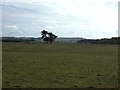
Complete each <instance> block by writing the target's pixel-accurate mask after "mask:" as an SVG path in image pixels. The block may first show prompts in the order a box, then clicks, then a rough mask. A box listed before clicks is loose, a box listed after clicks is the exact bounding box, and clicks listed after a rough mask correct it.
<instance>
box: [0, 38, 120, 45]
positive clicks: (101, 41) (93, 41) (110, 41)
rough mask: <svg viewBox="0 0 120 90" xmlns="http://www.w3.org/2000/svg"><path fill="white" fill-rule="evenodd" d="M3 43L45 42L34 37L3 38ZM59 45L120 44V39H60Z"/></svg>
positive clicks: (57, 40) (58, 39)
mask: <svg viewBox="0 0 120 90" xmlns="http://www.w3.org/2000/svg"><path fill="white" fill-rule="evenodd" d="M1 40H2V42H28V43H41V42H43V40H42V38H34V37H2V39H1ZM55 42H59V43H78V44H84V43H85V44H120V37H112V38H110V39H108V38H102V39H85V38H82V37H78V38H74V37H70V38H65V37H60V38H57V39H56V40H55Z"/></svg>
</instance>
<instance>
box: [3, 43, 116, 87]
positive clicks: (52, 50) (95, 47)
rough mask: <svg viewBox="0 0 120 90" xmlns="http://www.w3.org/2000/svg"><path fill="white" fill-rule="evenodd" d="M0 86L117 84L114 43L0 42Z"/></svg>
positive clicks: (102, 85) (110, 85)
mask: <svg viewBox="0 0 120 90" xmlns="http://www.w3.org/2000/svg"><path fill="white" fill-rule="evenodd" d="M2 87H3V88H117V87H118V46H117V45H100V44H67V43H66V44H65V43H53V44H43V43H41V44H28V43H12V42H4V43H3V46H2Z"/></svg>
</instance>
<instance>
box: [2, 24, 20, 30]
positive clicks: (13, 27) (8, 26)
mask: <svg viewBox="0 0 120 90" xmlns="http://www.w3.org/2000/svg"><path fill="white" fill-rule="evenodd" d="M4 28H7V29H12V30H17V29H18V27H17V26H16V25H5V26H4Z"/></svg>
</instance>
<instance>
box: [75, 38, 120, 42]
mask: <svg viewBox="0 0 120 90" xmlns="http://www.w3.org/2000/svg"><path fill="white" fill-rule="evenodd" d="M77 43H88V44H120V37H112V38H110V39H107V38H103V39H84V40H79V41H78V42H77Z"/></svg>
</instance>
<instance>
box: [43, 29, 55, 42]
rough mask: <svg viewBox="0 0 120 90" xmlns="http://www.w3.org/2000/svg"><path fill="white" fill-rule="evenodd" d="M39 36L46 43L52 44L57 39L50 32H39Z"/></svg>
mask: <svg viewBox="0 0 120 90" xmlns="http://www.w3.org/2000/svg"><path fill="white" fill-rule="evenodd" d="M41 35H42V37H41V38H42V39H43V41H44V42H46V43H52V42H53V41H54V40H55V39H56V38H57V36H56V35H54V34H53V33H51V32H48V31H45V30H43V31H41Z"/></svg>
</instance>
